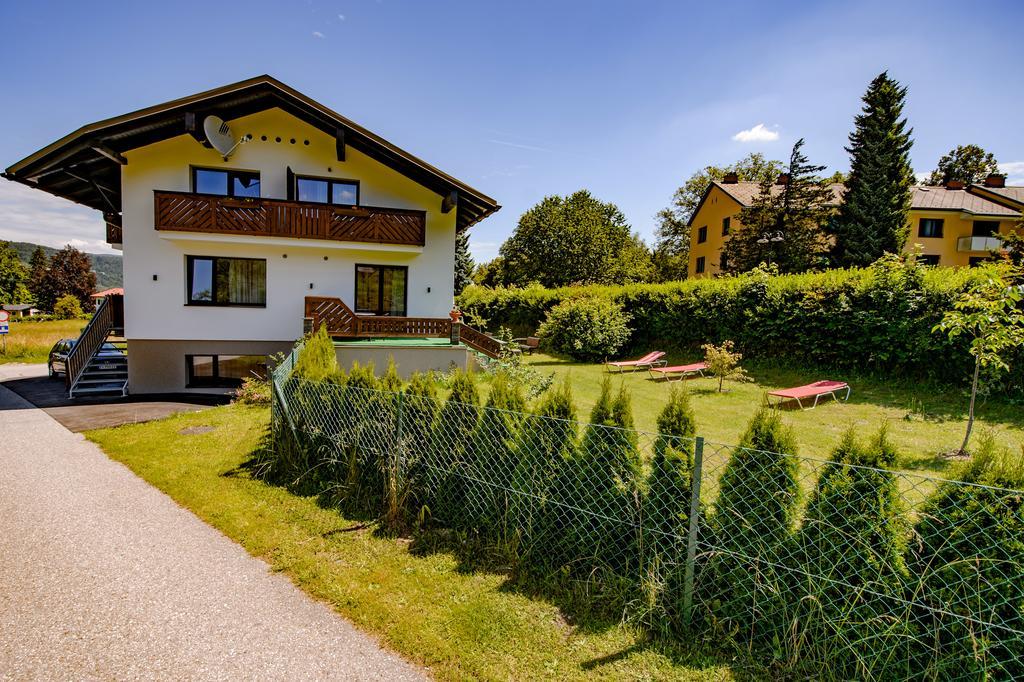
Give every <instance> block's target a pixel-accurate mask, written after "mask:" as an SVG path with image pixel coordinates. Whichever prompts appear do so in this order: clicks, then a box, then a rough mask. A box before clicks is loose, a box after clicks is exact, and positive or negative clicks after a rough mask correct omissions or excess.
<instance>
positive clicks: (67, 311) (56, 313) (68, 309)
mask: <svg viewBox="0 0 1024 682" xmlns="http://www.w3.org/2000/svg"><path fill="white" fill-rule="evenodd" d="M81 316H82V302H81V301H79V300H78V297H77V296H73V295H72V294H65V295H64V296H61V297H60V298H58V299H57V302H56V303H54V304H53V317H54V319H57V320H74V319H75V318H78V317H81Z"/></svg>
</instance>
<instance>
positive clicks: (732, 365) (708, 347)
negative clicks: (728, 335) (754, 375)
mask: <svg viewBox="0 0 1024 682" xmlns="http://www.w3.org/2000/svg"><path fill="white" fill-rule="evenodd" d="M735 347H736V344H734V343H733V342H732V341H723V342H722V343H721V345H718V346H716V345H715V344H713V343H706V344H704V345H703V346H701V348H702V349H703V350H704V362H705V363H707V366H708V369H707V371H708V373H710V374H711V376H713V377H715V378H716V379H718V392H719V393H721V392H722V390H723V387H722V385H723V384H724V383H725V380H726V379H728V380H729V381H752V379H751V378H750V377H749V376H747V372H746V370H745V369H743V368H742V367H740V360H742V359H743V354H742V353H737V352H735V350H734V348H735Z"/></svg>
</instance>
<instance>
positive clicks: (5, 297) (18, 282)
mask: <svg viewBox="0 0 1024 682" xmlns="http://www.w3.org/2000/svg"><path fill="white" fill-rule="evenodd" d="M27 281H28V271H27V270H26V269H25V265H24V264H23V263H22V262H21V259H19V258H18V252H17V251H15V250H14V249H12V248H11V246H10V244H8V243H7V242H0V303H22V302H23V301H26V300H28V298H29V290H28V288H27V287H26V286H25V284H26V282H27Z"/></svg>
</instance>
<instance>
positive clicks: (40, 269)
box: [28, 246, 50, 305]
mask: <svg viewBox="0 0 1024 682" xmlns="http://www.w3.org/2000/svg"><path fill="white" fill-rule="evenodd" d="M49 267H50V259H49V258H47V257H46V252H44V251H43V247H41V246H37V247H36V250H35V251H33V252H32V257H31V258H29V261H28V290H29V293H31V294H32V300H33V301H35V303H36V304H37V305H38V304H39V299H40V296H42V295H43V287H44V286H45V285H44V282H45V281H46V270H47V269H48V268H49Z"/></svg>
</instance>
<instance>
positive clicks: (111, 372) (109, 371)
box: [69, 334, 128, 398]
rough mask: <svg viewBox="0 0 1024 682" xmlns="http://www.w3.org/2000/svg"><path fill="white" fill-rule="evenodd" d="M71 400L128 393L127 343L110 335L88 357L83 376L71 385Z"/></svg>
mask: <svg viewBox="0 0 1024 682" xmlns="http://www.w3.org/2000/svg"><path fill="white" fill-rule="evenodd" d="M69 394H70V397H72V398H84V397H87V396H88V397H116V396H125V395H127V394H128V344H127V342H126V341H125V340H124V339H123V338H121V337H118V336H114V335H113V334H109V335H108V336H107V337H106V340H105V341H104V342H103V345H101V346H100V347H99V349H98V350H97V351H96V352H95V353H94V354H93V356H92V357H91V358H89V362H88V363H87V364H86V366H85V369H84V370H82V373H81V375H79V377H78V378H77V379H76V380H75V382H74V383H73V384H72V385H71V389H70V391H69Z"/></svg>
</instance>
